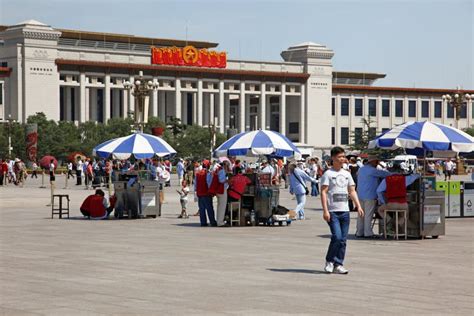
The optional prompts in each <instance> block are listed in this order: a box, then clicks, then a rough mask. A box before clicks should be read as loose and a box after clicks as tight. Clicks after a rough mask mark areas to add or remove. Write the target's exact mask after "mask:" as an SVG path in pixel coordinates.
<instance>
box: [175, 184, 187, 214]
mask: <svg viewBox="0 0 474 316" xmlns="http://www.w3.org/2000/svg"><path fill="white" fill-rule="evenodd" d="M176 192H178V193H179V196H180V198H179V202H180V203H181V215H179V216H178V218H188V217H189V216H188V214H187V213H186V205H187V204H188V194H189V187H188V183H187V181H186V180H183V181H181V191H180V190H176Z"/></svg>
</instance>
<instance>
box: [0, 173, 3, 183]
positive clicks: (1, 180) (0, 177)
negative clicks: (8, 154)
mask: <svg viewBox="0 0 474 316" xmlns="http://www.w3.org/2000/svg"><path fill="white" fill-rule="evenodd" d="M0 185H3V172H0Z"/></svg>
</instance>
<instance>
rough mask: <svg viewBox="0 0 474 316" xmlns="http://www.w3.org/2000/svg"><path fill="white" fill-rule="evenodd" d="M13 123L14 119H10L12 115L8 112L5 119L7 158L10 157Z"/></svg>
mask: <svg viewBox="0 0 474 316" xmlns="http://www.w3.org/2000/svg"><path fill="white" fill-rule="evenodd" d="M13 123H15V120H14V119H12V115H11V114H8V119H7V129H8V158H10V159H11V158H12V150H13V147H12V125H13Z"/></svg>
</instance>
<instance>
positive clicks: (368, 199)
mask: <svg viewBox="0 0 474 316" xmlns="http://www.w3.org/2000/svg"><path fill="white" fill-rule="evenodd" d="M378 164H379V159H378V158H377V156H374V155H370V156H369V158H368V162H367V164H366V165H365V166H363V167H362V168H360V169H359V172H358V173H357V195H358V196H359V198H360V202H361V204H362V208H363V209H364V210H365V215H364V217H359V218H358V219H357V230H356V237H365V238H373V236H374V232H373V230H372V218H373V217H374V212H375V210H376V209H377V187H378V186H379V184H380V181H382V179H385V177H387V176H389V175H390V172H388V171H386V170H378V169H377V166H378Z"/></svg>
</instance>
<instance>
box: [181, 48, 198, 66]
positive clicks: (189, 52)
mask: <svg viewBox="0 0 474 316" xmlns="http://www.w3.org/2000/svg"><path fill="white" fill-rule="evenodd" d="M183 59H184V61H185V63H187V64H194V63H196V62H197V61H198V59H199V52H198V50H197V49H196V47H194V46H189V45H188V46H185V47H184V48H183Z"/></svg>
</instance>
